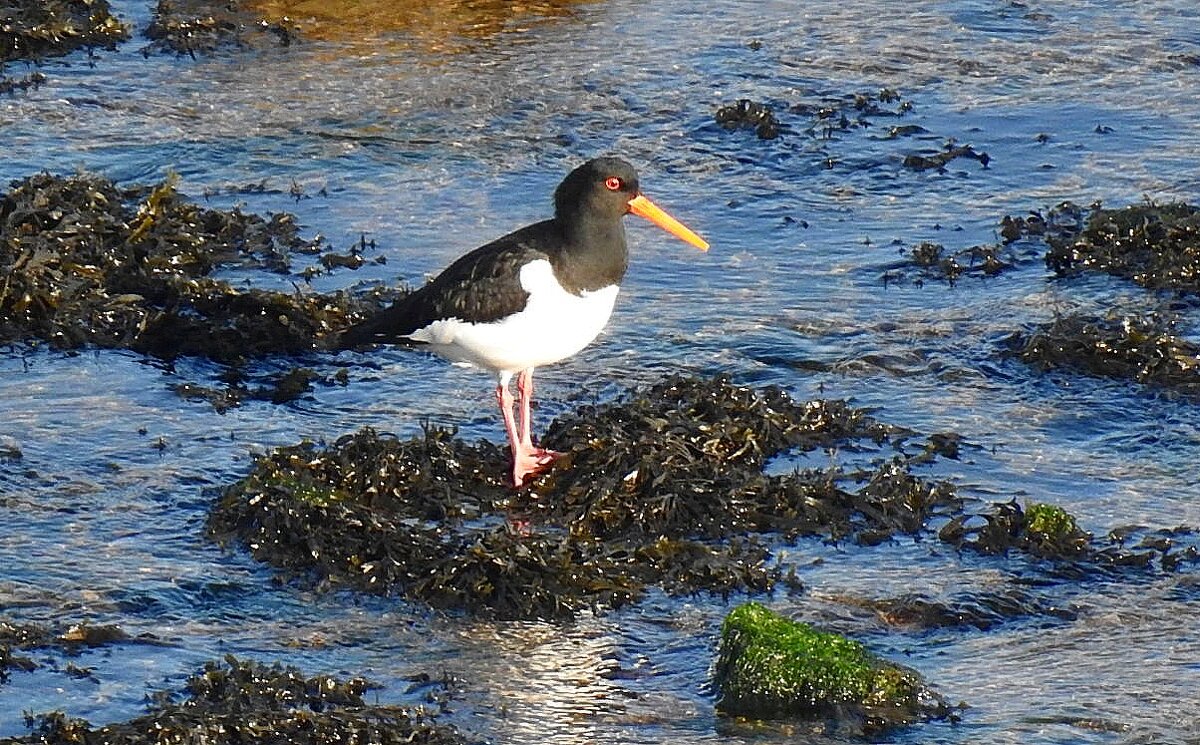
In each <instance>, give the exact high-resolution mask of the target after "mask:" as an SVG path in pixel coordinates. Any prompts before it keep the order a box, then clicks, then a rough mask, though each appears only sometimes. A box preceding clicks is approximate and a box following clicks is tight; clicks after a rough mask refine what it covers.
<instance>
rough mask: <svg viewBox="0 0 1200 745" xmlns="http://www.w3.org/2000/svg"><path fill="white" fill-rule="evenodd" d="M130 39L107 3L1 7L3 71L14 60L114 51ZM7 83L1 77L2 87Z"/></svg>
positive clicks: (67, 0)
mask: <svg viewBox="0 0 1200 745" xmlns="http://www.w3.org/2000/svg"><path fill="white" fill-rule="evenodd" d="M128 38H129V31H128V29H126V28H125V25H124V24H122V23H121V22H120V21H119V20H117V19H116V18H115V17H114V16H113V15H112V12H111V10H110V8H109V5H108V3H107V2H106V1H105V0H35V1H30V0H10V1H9V2H5V3H4V4H2V5H0V72H2V71H3V69H4V63H6V62H11V61H13V60H26V61H37V60H42V59H45V58H47V57H61V56H63V55H66V54H70V53H71V52H73V51H75V50H77V49H113V48H115V47H116V45H117V43H118V42H122V41H125V40H126V39H128ZM43 79H44V78H43ZM5 81H8V78H4V77H3V76H0V87H2V86H4V85H5ZM9 82H10V83H11V81H9ZM39 82H40V81H39ZM15 85H17V86H20V83H15Z"/></svg>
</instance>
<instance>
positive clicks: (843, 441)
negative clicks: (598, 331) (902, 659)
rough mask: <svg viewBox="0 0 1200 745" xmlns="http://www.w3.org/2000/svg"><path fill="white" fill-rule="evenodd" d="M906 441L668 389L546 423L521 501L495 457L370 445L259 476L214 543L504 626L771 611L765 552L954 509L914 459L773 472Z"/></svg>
mask: <svg viewBox="0 0 1200 745" xmlns="http://www.w3.org/2000/svg"><path fill="white" fill-rule="evenodd" d="M909 434H911V433H906V432H903V431H901V430H898V429H896V428H890V427H887V426H886V425H883V424H880V423H878V422H876V421H874V420H873V419H872V418H871V417H870V416H868V415H867V414H866V413H865V412H863V411H861V410H856V409H853V408H851V407H849V406H847V405H846V404H844V403H842V402H829V401H813V402H808V403H803V404H801V403H797V402H795V401H793V400H792V399H791V398H790V397H789V396H787V394H785V393H783V392H782V391H780V390H779V389H777V388H767V389H764V390H761V391H756V390H752V389H748V388H742V387H738V386H734V385H732V384H731V383H730V382H729V381H728V380H726V379H723V378H716V379H709V380H704V379H692V378H683V377H673V378H669V379H667V380H665V381H663V382H661V383H659V384H658V385H656V386H653V387H652V388H650V389H649V390H647V391H642V392H638V393H636V394H633V395H630V396H628V397H627V398H626V399H625V400H623V401H618V402H614V403H610V404H605V405H600V406H587V407H583V408H582V409H581V410H579V411H578V412H575V413H574V414H571V415H568V416H566V417H563V418H561V419H559V420H558V421H556V422H554V423H552V424H551V426H550V428H549V430H548V434H547V436H546V438H545V441H544V442H543V444H544V445H546V446H548V447H552V448H555V449H558V450H560V451H562V452H563V453H564V454H563V456H562V457H561V458H560V459H559V460H558V461H557V462H556V464H555V466H554V468H553V469H551V470H550V471H549V472H547V473H546V474H543V475H542V476H540V477H538V478H537V479H535V480H534V482H533V484H532V486H531V487H528V488H525V489H523V490H520V491H515V492H514V491H513V490H511V489H510V488H509V487H508V482H507V480H506V479H505V478H504V474H505V473H506V472H507V468H506V465H505V464H506V463H507V458H506V455H505V453H504V452H503V451H502V450H501V449H500V448H498V447H496V446H495V445H492V444H490V443H487V442H480V443H478V444H476V445H468V444H467V443H464V442H462V441H461V440H459V439H457V438H455V437H454V436H453V433H452V432H448V431H445V430H438V429H427V430H426V432H425V433H424V435H423V436H422V437H417V438H414V439H411V440H408V441H398V440H396V439H394V438H389V437H381V436H379V435H377V434H376V433H374V432H372V431H370V430H364V431H362V432H359V433H357V434H354V435H348V436H346V437H343V438H341V439H340V440H338V441H337V442H336V443H334V444H333V445H332V446H330V447H325V448H318V447H317V446H315V445H313V444H311V443H310V444H304V445H299V446H294V447H289V448H281V449H279V450H276V451H274V452H273V453H271V454H269V455H267V456H266V457H263V458H261V459H260V460H259V461H258V462H257V463H256V465H255V467H254V470H253V471H252V473H251V474H250V475H249V476H248V477H247V478H245V479H243V480H241V481H239V482H237V483H235V484H233V485H232V486H230V487H228V488H227V489H225V490H224V492H223V494H222V495H221V497H220V499H219V500H218V501H217V504H216V505H215V508H214V510H213V513H212V515H211V517H210V523H209V525H210V531H211V532H212V534H213V535H214V536H216V537H218V538H220V539H221V540H230V539H236V540H238V541H240V542H242V543H244V544H246V545H247V546H249V547H250V550H251V551H252V552H253V553H254V555H255V556H256V557H258V558H259V559H261V560H264V561H267V562H270V563H272V564H274V565H276V566H278V567H280V568H282V569H284V570H286V571H288V572H289V573H290V574H292V575H295V576H301V577H304V576H307V577H311V578H313V579H315V580H316V581H318V582H320V583H323V584H339V585H350V586H352V587H356V588H359V589H363V590H367V591H376V592H390V593H398V594H402V595H405V596H406V597H409V598H412V599H414V600H419V601H421V602H426V603H429V604H431V605H433V606H435V607H439V608H452V609H461V610H466V611H468V612H471V613H478V614H483V615H489V616H496V617H501V618H530V617H538V618H563V617H570V616H571V615H573V614H575V613H577V612H579V611H580V610H583V609H585V608H598V609H604V608H615V607H620V606H622V605H624V604H626V603H629V602H632V601H636V600H637V599H639V598H640V597H641V596H642V595H643V594H644V592H645V591H646V588H647V587H650V586H657V587H660V588H663V589H664V590H666V591H667V592H670V593H681V594H682V593H693V592H700V591H708V592H716V593H729V592H735V591H746V592H764V591H769V590H771V589H772V588H773V587H775V586H776V584H777V583H778V582H780V581H783V580H784V578H783V577H782V576H781V575H780V571H779V569H778V568H775V567H772V566H771V563H770V553H769V550H768V548H767V545H766V544H765V542H764V541H763V540H762V539H761V538H760V536H761V535H763V534H782V535H787V536H797V535H827V536H830V537H832V538H835V539H840V538H845V537H854V538H855V539H856V540H859V541H860V542H861V543H867V544H870V543H878V542H880V541H882V540H886V539H887V538H888V537H890V536H892V535H894V534H897V533H916V532H919V531H920V530H922V529H923V528H924V525H925V523H926V521H927V520H928V518H929V517H930V516H931V515H933V514H936V513H938V512H939V511H943V512H947V513H950V514H952V513H953V511H954V510H955V509H957V507H958V504H959V503H958V500H957V497H956V495H955V493H954V491H953V489H952V488H951V487H950V486H949V485H948V484H939V483H931V482H928V481H926V480H924V479H921V478H919V477H917V476H915V475H913V474H912V473H911V472H910V464H909V460H910V458H909V456H907V455H894V456H893V457H891V458H889V459H882V460H880V461H879V462H877V463H876V464H875V466H874V467H872V468H868V469H863V470H860V471H854V472H849V473H847V472H844V471H841V470H838V469H826V470H820V471H811V472H796V473H793V474H789V475H786V476H775V477H768V476H766V475H765V474H764V473H763V467H764V465H765V463H766V461H767V459H768V458H771V457H773V456H775V455H778V454H780V453H782V452H784V451H786V450H789V449H797V450H810V449H813V448H818V447H832V446H835V445H836V446H837V447H840V448H843V449H845V450H854V449H856V448H859V449H875V448H878V447H880V446H881V445H886V446H888V447H890V448H894V449H897V450H901V451H903V449H904V447H905V446H904V442H903V440H904V438H905V437H906V436H908V435H909ZM931 452H933V451H932V450H930V449H929V448H928V447H926V448H922V449H921V450H920V451H919V453H917V454H915V455H913V456H911V460H912V461H913V462H914V463H915V462H918V461H921V462H923V461H924V460H925V459H927V458H929V457H932V456H931V455H930V453H931ZM854 482H857V483H859V484H861V486H860V487H859V488H858V489H852V488H850V487H849V485H848V484H849V483H854Z"/></svg>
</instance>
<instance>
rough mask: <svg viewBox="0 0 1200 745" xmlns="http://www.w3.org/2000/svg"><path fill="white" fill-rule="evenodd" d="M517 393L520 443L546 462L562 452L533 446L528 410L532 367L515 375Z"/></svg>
mask: <svg viewBox="0 0 1200 745" xmlns="http://www.w3.org/2000/svg"><path fill="white" fill-rule="evenodd" d="M517 394H518V395H520V397H521V444H522V445H524V447H525V449H526V450H530V451H532V452H534V453H537V455H538V457H541V458H545V459H546V460H545V462H546V463H547V464H548V463H550V462H551V461H553V460H554V459H555V458H557V457H558V456H560V455H562V453H557V452H555V451H553V450H546V449H545V448H539V447H534V445H533V414H532V412H531V411H530V405H531V403H532V402H533V368H532V367H531V368H529V369H527V370H522V371H521V373H520V374H519V375H517Z"/></svg>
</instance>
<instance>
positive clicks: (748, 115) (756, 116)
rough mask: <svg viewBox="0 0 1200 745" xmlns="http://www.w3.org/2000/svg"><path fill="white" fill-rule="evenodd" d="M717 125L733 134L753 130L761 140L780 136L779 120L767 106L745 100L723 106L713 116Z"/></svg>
mask: <svg viewBox="0 0 1200 745" xmlns="http://www.w3.org/2000/svg"><path fill="white" fill-rule="evenodd" d="M713 118H714V119H715V120H716V122H717V124H720V125H721V127H722V128H724V129H726V130H728V131H730V132H732V131H734V130H737V129H753V130H754V134H756V135H758V139H760V140H773V139H775V138H776V137H778V136H779V120H778V119H776V118H775V112H774V111H772V110H771V107H770V106H768V105H767V104H763V103H757V102H755V101H751V100H750V99H748V98H743V99H740V100H739V101H737V102H736V103H732V104H729V105H727V106H722V107H721V108H719V109H717V113H716V114H714V115H713Z"/></svg>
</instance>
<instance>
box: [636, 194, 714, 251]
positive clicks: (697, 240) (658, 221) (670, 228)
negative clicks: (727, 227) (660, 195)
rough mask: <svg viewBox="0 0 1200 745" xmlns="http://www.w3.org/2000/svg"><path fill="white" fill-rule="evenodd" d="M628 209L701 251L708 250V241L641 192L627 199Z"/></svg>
mask: <svg viewBox="0 0 1200 745" xmlns="http://www.w3.org/2000/svg"><path fill="white" fill-rule="evenodd" d="M629 211H630V212H632V213H633V214H635V215H637V216H638V217H644V218H646V219H647V220H649V221H650V222H652V223H654V224H655V225H657V226H658V227H660V228H662V229H663V230H665V231H667V232H668V233H670V234H671V235H673V236H675V237H676V238H681V239H683V240H685V241H687V242H688V243H690V244H692V245H693V246H695V247H696V248H698V249H700V250H701V251H707V250H708V241H706V240H704V239H703V238H701V237H700V236H698V235H696V234H695V233H693V232H692V231H691V230H688V229H687V228H686V227H684V225H683V223H681V222H679V221H678V220H676V219H675V218H673V217H671V216H670V215H668V214H667V213H666V212H663V211H662V209H661V208H659V206H658V205H657V204H655V203H654V202H651V201H650V200H649V199H646V198H645V197H643V196H642V195H641V194H638V195H637V196H636V197H634V198H633V199H630V200H629Z"/></svg>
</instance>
